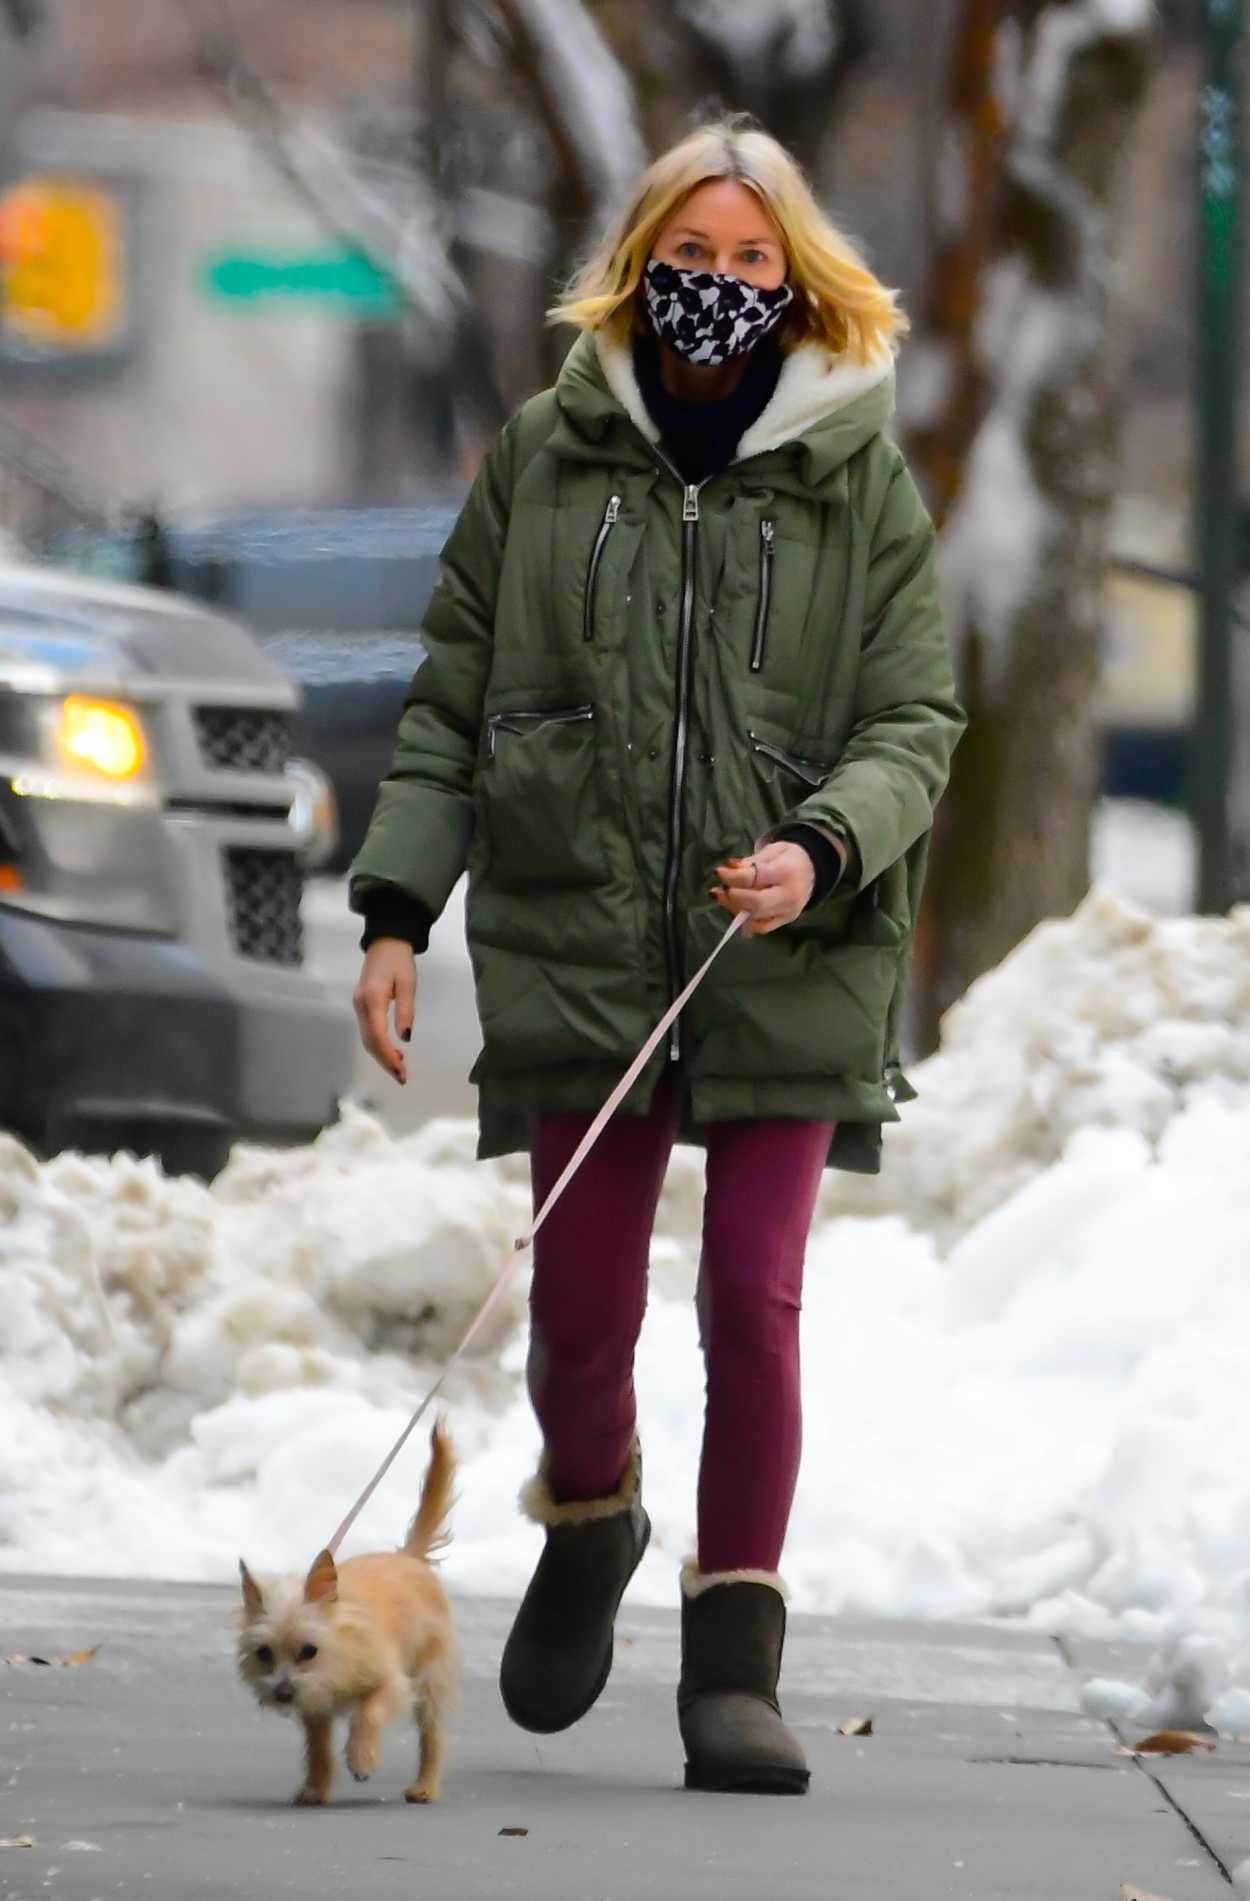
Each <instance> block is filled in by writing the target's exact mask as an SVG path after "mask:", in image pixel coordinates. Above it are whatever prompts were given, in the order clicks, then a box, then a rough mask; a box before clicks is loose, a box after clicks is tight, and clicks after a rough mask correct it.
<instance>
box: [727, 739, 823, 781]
mask: <svg viewBox="0 0 1250 1901" xmlns="http://www.w3.org/2000/svg"><path fill="white" fill-rule="evenodd" d="M747 738H748V739H749V740H750V742H751V744H752V746H753V747H754V748H755V750H756V752H759V753H763V755H764V757H765V758H766V759H772V760H775V761H776V763H777V764H778V765H779V766H785V767H786V769H787V771H789V772H793V773H794V774H795V775H796V777H797V778H800V779H803V780H805V781H806V783H807V784H808V785H810V786H822V785H823V784H824V783H825V780H826V779H827V778H828V777H829V775H830V773H831V772H832V771H833V767H832V766H827V765H825V764H824V762H823V761H822V760H820V759H800V758H798V757H797V756H796V755H795V754H794V753H792V752H787V751H786V750H785V748H784V747H782V746H774V745H773V743H772V741H771V740H768V739H761V738H760V737H759V735H758V734H757V733H752V732H748V733H747Z"/></svg>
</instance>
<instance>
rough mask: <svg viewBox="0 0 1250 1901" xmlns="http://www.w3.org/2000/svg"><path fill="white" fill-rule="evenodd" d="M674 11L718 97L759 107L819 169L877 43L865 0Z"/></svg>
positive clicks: (782, 1)
mask: <svg viewBox="0 0 1250 1901" xmlns="http://www.w3.org/2000/svg"><path fill="white" fill-rule="evenodd" d="M672 12H673V21H674V24H675V25H676V26H677V27H678V28H679V30H680V31H681V32H682V33H683V35H684V37H685V38H686V40H687V42H688V43H689V45H690V46H691V48H692V50H693V51H694V52H695V53H696V54H697V56H698V59H699V63H700V65H701V66H702V68H703V70H704V72H705V73H706V75H707V78H708V80H709V81H710V90H711V92H712V95H713V98H714V99H715V101H716V103H718V104H720V105H721V106H722V107H727V106H730V105H732V106H735V107H739V108H743V109H745V110H746V111H748V112H750V113H753V114H754V116H755V117H756V118H757V119H758V120H759V121H760V123H761V124H762V125H763V126H765V127H766V128H767V130H768V131H770V132H772V133H773V134H774V136H775V137H777V138H779V139H781V140H783V141H784V143H785V144H786V145H787V146H788V147H789V148H790V150H791V151H792V152H793V153H794V154H795V156H796V157H797V158H798V159H799V161H800V163H801V164H803V165H804V166H805V168H806V169H807V170H808V171H809V172H810V173H812V174H815V173H817V172H818V171H819V170H820V168H821V162H822V159H823V157H824V154H825V150H826V148H827V145H828V143H829V141H830V139H831V137H834V136H836V127H837V120H838V110H839V106H840V104H841V96H842V93H843V91H844V89H845V86H846V83H847V81H848V79H849V78H850V77H851V75H852V73H854V72H855V71H856V70H857V69H858V68H859V66H860V64H861V62H862V61H863V59H864V58H865V56H866V55H867V54H868V53H869V52H870V50H871V48H872V43H873V35H872V32H871V28H870V26H869V17H870V10H869V9H868V8H867V7H866V6H865V5H864V3H863V0H760V3H759V4H748V3H747V0H674V5H673V10H672ZM709 103H710V102H709Z"/></svg>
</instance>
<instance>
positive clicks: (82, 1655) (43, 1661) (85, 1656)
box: [0, 1644, 100, 1670]
mask: <svg viewBox="0 0 1250 1901" xmlns="http://www.w3.org/2000/svg"><path fill="white" fill-rule="evenodd" d="M99 1648H100V1646H99V1644H92V1646H91V1648H90V1650H71V1651H70V1652H69V1653H68V1655H66V1656H64V1657H22V1656H18V1655H14V1656H12V1657H0V1663H37V1664H39V1665H40V1666H41V1667H42V1668H43V1669H45V1670H51V1669H52V1668H53V1667H54V1666H55V1667H57V1668H60V1669H62V1670H76V1669H77V1668H78V1666H79V1664H80V1663H90V1662H91V1659H92V1658H93V1657H94V1656H95V1653H96V1651H97V1650H98V1649H99Z"/></svg>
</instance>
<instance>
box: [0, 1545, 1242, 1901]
mask: <svg viewBox="0 0 1250 1901" xmlns="http://www.w3.org/2000/svg"><path fill="white" fill-rule="evenodd" d="M232 1608H233V1595H232V1593H230V1592H229V1591H226V1590H219V1589H214V1588H209V1587H200V1586H187V1585H151V1584H126V1583H117V1584H113V1583H92V1582H73V1581H65V1580H60V1579H52V1580H39V1579H28V1578H18V1577H10V1578H7V1579H0V1654H8V1653H12V1652H20V1653H24V1654H26V1655H29V1654H31V1653H36V1654H39V1655H44V1656H49V1655H58V1654H61V1653H64V1652H67V1651H73V1650H76V1649H79V1648H82V1647H86V1646H88V1645H90V1644H93V1643H101V1644H102V1646H103V1647H102V1649H101V1651H100V1653H99V1655H98V1656H97V1657H95V1658H94V1659H93V1660H92V1661H91V1662H90V1663H88V1664H85V1665H83V1666H82V1667H81V1668H79V1669H42V1668H39V1667H38V1666H35V1665H29V1664H28V1665H21V1666H10V1667H7V1668H6V1667H2V1666H0V1693H2V1694H3V1697H4V1703H5V1708H4V1713H3V1719H2V1721H0V1736H2V1739H3V1741H2V1754H0V1836H5V1837H8V1836H15V1835H20V1834H24V1833H25V1834H29V1835H31V1836H33V1837H34V1840H35V1846H34V1847H33V1848H26V1849H18V1848H13V1849H9V1848H5V1849H0V1901H44V1898H45V1897H53V1898H54V1901H93V1898H95V1897H98V1898H99V1901H106V1898H107V1897H112V1896H114V1895H126V1896H128V1897H134V1896H143V1895H150V1896H153V1897H156V1898H157V1901H190V1897H205V1898H206V1901H211V1898H214V1897H217V1896H222V1897H227V1896H229V1897H234V1896H239V1897H244V1896H246V1897H261V1896H264V1897H270V1896H275V1895H282V1894H288V1893H289V1894H292V1895H298V1896H300V1897H306V1898H307V1901H317V1897H321V1896H326V1897H329V1896H333V1897H335V1901H342V1898H343V1897H345V1896H356V1895H368V1896H377V1897H379V1901H387V1898H389V1897H391V1896H394V1897H401V1896H402V1897H404V1901H413V1898H415V1897H428V1901H477V1898H478V1897H483V1898H484V1897H487V1896H489V1897H492V1901H497V1898H498V1897H501V1896H523V1897H529V1896H533V1897H544V1898H545V1897H552V1898H553V1901H563V1898H564V1897H568V1901H634V1898H635V1897H644V1896H645V1897H651V1896H655V1897H661V1896H662V1897H666V1898H667V1897H682V1901H702V1898H703V1897H709V1898H710V1897H714V1896H715V1897H719V1896H744V1897H745V1896H756V1895H758V1896H761V1897H764V1898H766V1901H809V1897H810V1901H816V1897H819V1898H820V1901H833V1898H834V1897H854V1898H856V1901H858V1897H861V1896H862V1897H870V1896H871V1897H874V1901H875V1898H877V1897H879V1898H880V1901H944V1898H945V1897H952V1898H956V1897H957V1898H958V1901H974V1898H975V1901H982V1897H985V1898H986V1901H988V1898H989V1897H995V1901H1003V1898H1007V1901H1017V1898H1018V1901H1077V1898H1078V1897H1079V1901H1096V1898H1098V1897H1106V1901H1116V1898H1117V1897H1118V1896H1119V1895H1120V1892H1121V1888H1122V1886H1124V1885H1125V1884H1127V1885H1128V1886H1129V1887H1137V1888H1141V1889H1143V1890H1146V1891H1147V1892H1149V1893H1150V1894H1152V1895H1157V1896H1162V1897H1166V1901H1205V1898H1206V1897H1216V1896H1221V1895H1223V1896H1227V1895H1229V1894H1230V1893H1231V1889H1230V1887H1229V1885H1228V1880H1227V1875H1226V1873H1225V1872H1224V1871H1225V1870H1227V1869H1228V1868H1231V1867H1232V1866H1233V1865H1235V1864H1236V1863H1237V1862H1239V1861H1241V1860H1242V1859H1243V1858H1244V1857H1245V1856H1247V1855H1248V1854H1250V1749H1245V1748H1242V1749H1240V1750H1238V1749H1231V1748H1223V1749H1221V1750H1220V1751H1219V1752H1218V1753H1217V1754H1216V1755H1214V1756H1205V1755H1204V1756H1202V1757H1201V1758H1197V1759H1195V1758H1184V1759H1180V1760H1177V1761H1174V1762H1169V1763H1167V1764H1165V1765H1163V1766H1159V1765H1157V1764H1156V1765H1151V1766H1150V1767H1149V1768H1147V1767H1145V1766H1139V1765H1138V1764H1136V1763H1134V1762H1131V1761H1128V1760H1126V1759H1125V1758H1124V1757H1117V1756H1116V1755H1115V1754H1114V1753H1113V1751H1114V1746H1115V1739H1114V1738H1113V1737H1112V1735H1111V1734H1110V1733H1109V1731H1108V1730H1107V1728H1106V1727H1105V1726H1104V1725H1103V1724H1101V1723H1096V1722H1091V1721H1089V1720H1087V1719H1084V1718H1082V1717H1081V1716H1080V1715H1079V1714H1077V1690H1078V1682H1077V1677H1076V1675H1075V1673H1074V1670H1073V1669H1071V1668H1069V1666H1068V1664H1067V1663H1065V1660H1064V1658H1063V1657H1062V1656H1061V1654H1060V1651H1059V1649H1058V1648H1057V1647H1056V1645H1055V1644H1053V1643H1051V1642H1050V1641H1048V1640H1047V1639H1046V1638H1044V1637H1040V1636H1034V1635H1031V1634H1026V1633H1018V1632H1010V1631H1001V1630H998V1629H988V1628H985V1627H960V1626H955V1625H905V1624H886V1623H868V1622H864V1621H862V1620H840V1621H836V1622H835V1621H831V1620H826V1619H818V1618H795V1619H794V1620H793V1621H792V1624H791V1639H790V1644H789V1648H788V1652H787V1668H786V1680H785V1687H786V1709H787V1714H788V1716H789V1718H790V1720H791V1721H792V1722H793V1723H794V1724H795V1726H796V1728H797V1729H798V1731H799V1733H800V1734H801V1736H802V1738H803V1741H804V1743H805V1745H806V1747H807V1749H808V1751H809V1753H810V1756H811V1761H812V1769H813V1785H812V1792H811V1794H810V1795H809V1796H808V1797H807V1798H806V1799H803V1800H794V1799H790V1800H779V1799H769V1798H761V1797H725V1796H699V1795H687V1794H686V1793H685V1792H684V1791H682V1790H681V1787H680V1781H681V1757H680V1749H679V1745H678V1741H677V1734H676V1727H675V1722H674V1717H673V1684H674V1680H675V1674H676V1661H677V1635H676V1620H675V1619H674V1618H672V1617H669V1616H667V1615H664V1614H660V1613H648V1612H633V1613H629V1612H627V1613H626V1614H625V1615H624V1616H623V1619H622V1623H621V1626H620V1635H621V1639H622V1641H621V1644H620V1648H619V1651H618V1664H617V1669H616V1671H615V1673H614V1675H613V1679H612V1682H611V1684H610V1685H609V1688H608V1691H607V1693H606V1694H605V1696H604V1697H603V1699H602V1701H601V1702H600V1703H599V1705H598V1707H597V1708H596V1710H595V1711H594V1712H593V1713H592V1715H591V1716H590V1717H589V1718H587V1720H586V1721H585V1722H584V1723H582V1724H580V1725H579V1726H578V1727H577V1728H576V1729H575V1730H572V1731H569V1732H568V1733H567V1734H565V1735H563V1736H557V1737H551V1738H535V1737H532V1736H526V1735H524V1734H522V1733H521V1732H520V1731H518V1730H515V1729H513V1728H512V1727H511V1726H510V1725H509V1724H508V1722H507V1720H506V1718H505V1717H504V1714H503V1711H502V1708H501V1707H500V1705H499V1702H498V1698H497V1693H496V1690H495V1686H494V1670H495V1664H496V1660H497V1657H498V1654H499V1650H500V1647H501V1644H502V1642H503V1637H504V1634H505V1632H506V1629H507V1623H508V1617H509V1606H507V1605H505V1604H496V1603H485V1602H480V1601H476V1602H475V1601H469V1602H464V1601H460V1602H458V1604H457V1612H458V1621H459V1625H460V1630H461V1637H462V1642H463V1647H464V1653H465V1678H466V1680H465V1691H464V1701H463V1709H462V1712H461V1716H460V1719H459V1722H458V1725H457V1737H456V1746H455V1752H454V1759H453V1762H452V1767H451V1771H450V1773H449V1776H448V1780H447V1785H446V1792H445V1795H444V1799H443V1801H442V1802H441V1803H440V1804H439V1805H438V1806H437V1807H436V1808H431V1809H413V1808H409V1807H407V1806H406V1805H405V1804H404V1802H403V1800H402V1790H403V1786H404V1784H405V1782H406V1781H407V1780H408V1779H409V1776H410V1774H411V1770H412V1752H413V1745H412V1739H411V1736H410V1734H409V1732H408V1731H407V1730H406V1729H405V1728H403V1727H401V1726H397V1727H396V1728H395V1729H393V1730H392V1731H390V1732H389V1733H388V1737H387V1747H386V1753H385V1757H384V1761H383V1766H382V1769H381V1771H380V1773H379V1774H378V1776H377V1777H376V1778H375V1780H374V1781H373V1782H372V1783H370V1784H368V1785H367V1786H365V1787H358V1786H357V1785H356V1784H355V1783H354V1782H352V1781H351V1779H350V1778H349V1777H348V1776H347V1775H346V1773H345V1772H342V1774H341V1780H340V1781H339V1782H338V1784H337V1786H336V1795H337V1798H338V1800H337V1802H336V1805H335V1806H334V1807H333V1808H330V1809H326V1810H306V1809H304V1810H296V1809H293V1808H291V1807H290V1806H289V1798H290V1796H291V1793H292V1791H293V1790H294V1788H295V1785H296V1779H297V1769H298V1756H299V1733H298V1730H297V1729H296V1728H295V1727H294V1726H292V1725H288V1724H286V1723H284V1722H282V1721H281V1720H279V1719H278V1718H276V1717H273V1716H268V1715H264V1714H262V1713H261V1712H260V1711H259V1710H257V1709H256V1708H255V1707H254V1706H253V1705H252V1704H251V1702H250V1700H249V1699H248V1698H247V1697H246V1696H245V1694H244V1692H243V1691H242V1689H241V1688H240V1687H239V1686H238V1685H237V1684H236V1682H235V1680H234V1677H233V1673H232V1666H231V1662H230V1634H229V1618H230V1613H231V1611H232ZM1073 1661H1074V1664H1075V1666H1076V1668H1077V1669H1079V1670H1081V1671H1082V1672H1092V1671H1095V1670H1096V1671H1098V1672H1103V1671H1107V1670H1111V1671H1114V1672H1115V1673H1116V1674H1124V1675H1131V1674H1134V1673H1138V1674H1139V1673H1140V1670H1141V1667H1142V1664H1143V1662H1144V1657H1143V1656H1141V1655H1133V1654H1131V1653H1129V1652H1127V1651H1119V1652H1115V1651H1112V1650H1110V1649H1109V1648H1107V1647H1093V1646H1087V1647H1084V1648H1083V1647H1081V1646H1077V1647H1076V1655H1075V1658H1074V1659H1073ZM861 1715H871V1716H872V1717H873V1718H874V1722H875V1733H874V1734H873V1735H872V1736H871V1737H860V1738H854V1739H852V1738H847V1737H843V1736H840V1735H839V1734H838V1733H837V1732H838V1725H839V1724H840V1723H841V1722H842V1721H843V1720H844V1719H845V1718H847V1717H851V1716H861ZM505 1831H525V1832H524V1833H514V1832H505Z"/></svg>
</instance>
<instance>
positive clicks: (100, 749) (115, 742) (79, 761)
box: [55, 693, 148, 783]
mask: <svg viewBox="0 0 1250 1901" xmlns="http://www.w3.org/2000/svg"><path fill="white" fill-rule="evenodd" d="M55 739H56V748H57V751H58V752H59V753H60V755H61V757H62V759H63V760H64V761H65V764H66V766H67V767H68V768H69V769H70V770H71V771H74V770H77V771H82V770H84V769H85V770H87V771H89V772H98V773H99V774H100V776H101V778H103V779H109V780H112V781H113V782H114V783H118V782H121V781H123V780H128V779H135V778H137V777H138V775H139V774H140V773H141V772H142V771H143V768H144V766H145V765H146V764H147V756H148V749H147V742H146V740H145V739H144V737H143V728H142V726H141V725H140V724H139V716H138V714H137V713H134V712H132V710H131V709H130V707H128V706H122V705H120V704H119V703H118V702H117V701H116V700H92V699H88V698H87V697H86V696H85V695H84V694H81V693H71V694H70V695H69V697H68V699H64V700H62V701H61V705H60V710H59V713H58V716H57V722H56V735H55Z"/></svg>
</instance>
